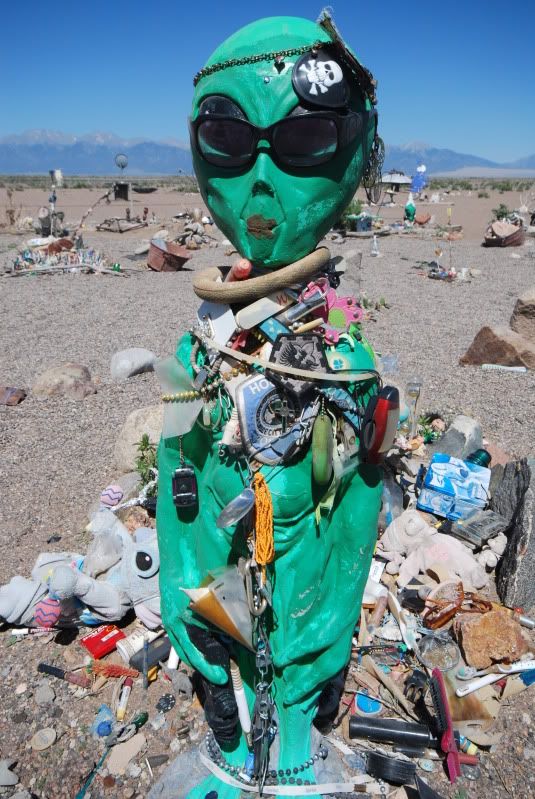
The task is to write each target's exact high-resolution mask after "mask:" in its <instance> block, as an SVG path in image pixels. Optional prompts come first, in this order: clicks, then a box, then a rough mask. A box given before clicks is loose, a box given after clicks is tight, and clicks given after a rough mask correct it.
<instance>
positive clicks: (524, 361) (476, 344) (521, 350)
mask: <svg viewBox="0 0 535 799" xmlns="http://www.w3.org/2000/svg"><path fill="white" fill-rule="evenodd" d="M459 363H460V364H461V365H462V366H467V365H473V366H479V365H480V364H482V363H497V364H501V365H502V366H527V367H528V369H535V342H533V343H530V342H529V341H528V340H527V339H525V338H524V337H523V336H521V335H519V334H518V333H515V331H514V330H509V328H508V327H488V326H487V325H486V326H485V327H482V328H481V330H480V331H479V333H477V335H476V337H475V338H474V340H473V341H472V343H471V344H470V346H469V347H468V349H467V351H466V352H465V354H464V355H463V356H462V358H460V359H459Z"/></svg>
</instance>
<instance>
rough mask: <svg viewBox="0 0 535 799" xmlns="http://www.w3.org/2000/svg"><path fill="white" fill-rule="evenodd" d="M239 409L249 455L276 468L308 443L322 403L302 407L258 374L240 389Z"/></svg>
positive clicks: (243, 437) (238, 395) (244, 441)
mask: <svg viewBox="0 0 535 799" xmlns="http://www.w3.org/2000/svg"><path fill="white" fill-rule="evenodd" d="M236 407H237V409H238V418H239V421H240V429H241V437H242V443H243V446H244V448H245V450H246V451H247V454H248V455H249V456H250V457H252V458H256V460H257V461H260V463H266V464H268V465H270V466H274V465H276V464H277V463H282V461H285V460H288V459H289V458H291V457H292V456H293V455H294V454H295V453H296V452H297V451H298V450H299V449H300V448H301V447H302V446H303V444H304V443H305V442H306V441H307V440H308V438H309V436H310V433H311V430H312V423H313V421H314V419H315V417H316V415H317V413H318V407H319V402H311V403H308V404H307V405H306V406H304V407H303V405H302V403H301V402H300V401H299V398H298V397H296V396H295V395H293V396H290V395H288V394H287V393H286V392H285V391H284V390H281V388H280V387H279V386H276V385H275V384H274V383H272V382H271V380H268V378H267V377H265V376H264V375H263V374H256V375H253V376H252V377H250V378H248V379H247V380H245V381H244V382H243V383H242V384H241V385H240V386H238V388H237V390H236Z"/></svg>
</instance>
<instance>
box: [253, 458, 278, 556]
mask: <svg viewBox="0 0 535 799" xmlns="http://www.w3.org/2000/svg"><path fill="white" fill-rule="evenodd" d="M253 489H254V492H255V534H256V548H255V559H256V562H257V563H258V565H259V566H263V567H265V566H267V564H268V563H273V561H274V559H275V540H274V536H273V500H272V498H271V491H270V490H269V486H268V484H267V483H266V481H265V478H264V475H263V474H261V473H260V472H256V474H255V476H254V477H253Z"/></svg>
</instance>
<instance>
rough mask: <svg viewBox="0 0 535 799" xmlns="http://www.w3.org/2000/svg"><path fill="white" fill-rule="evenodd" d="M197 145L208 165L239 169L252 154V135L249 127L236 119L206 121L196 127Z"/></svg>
mask: <svg viewBox="0 0 535 799" xmlns="http://www.w3.org/2000/svg"><path fill="white" fill-rule="evenodd" d="M197 143H198V147H199V151H200V153H201V155H202V156H203V158H204V159H205V160H206V161H208V163H210V164H214V165H215V166H225V167H240V166H243V165H244V164H246V163H247V162H248V161H249V160H250V158H251V156H252V154H253V149H254V134H253V131H252V129H251V128H250V127H249V125H247V124H246V123H244V122H241V121H240V120H237V119H206V120H203V121H202V122H201V124H200V125H199V127H198V130H197Z"/></svg>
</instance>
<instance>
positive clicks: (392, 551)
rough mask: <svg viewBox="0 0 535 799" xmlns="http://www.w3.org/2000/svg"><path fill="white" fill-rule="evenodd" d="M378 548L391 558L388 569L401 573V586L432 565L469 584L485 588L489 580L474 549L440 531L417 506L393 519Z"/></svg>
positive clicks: (393, 572)
mask: <svg viewBox="0 0 535 799" xmlns="http://www.w3.org/2000/svg"><path fill="white" fill-rule="evenodd" d="M377 549H378V551H379V552H380V554H381V556H382V557H384V558H386V560H388V561H389V563H388V564H387V567H386V570H387V572H388V573H389V574H398V577H397V583H398V585H399V586H400V587H401V588H403V587H404V586H406V585H407V584H408V583H410V581H411V579H412V578H413V577H416V576H417V575H418V574H425V572H426V571H427V570H428V569H429V568H431V567H436V568H437V570H438V571H439V574H440V575H442V576H443V575H444V574H447V575H451V577H452V578H453V577H454V576H457V577H459V578H460V579H461V580H462V582H463V584H464V585H465V586H466V587H472V588H483V587H484V586H485V585H487V583H488V577H487V575H486V572H485V569H484V568H483V564H482V563H480V562H479V561H478V560H476V558H475V557H474V555H473V554H472V551H471V550H470V549H469V548H468V547H467V546H465V545H464V544H463V543H462V542H461V541H458V540H457V539H456V538H453V537H452V536H449V535H444V534H443V533H439V532H438V531H437V530H436V529H435V528H434V527H431V525H429V524H427V522H426V521H425V519H424V518H423V516H422V515H421V514H420V513H418V511H417V510H405V511H403V513H402V514H401V515H400V516H398V517H397V519H394V521H393V522H391V524H389V525H388V527H387V528H386V530H385V532H384V534H383V536H382V538H381V540H380V541H379V543H378V546H377ZM441 579H442V578H441Z"/></svg>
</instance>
